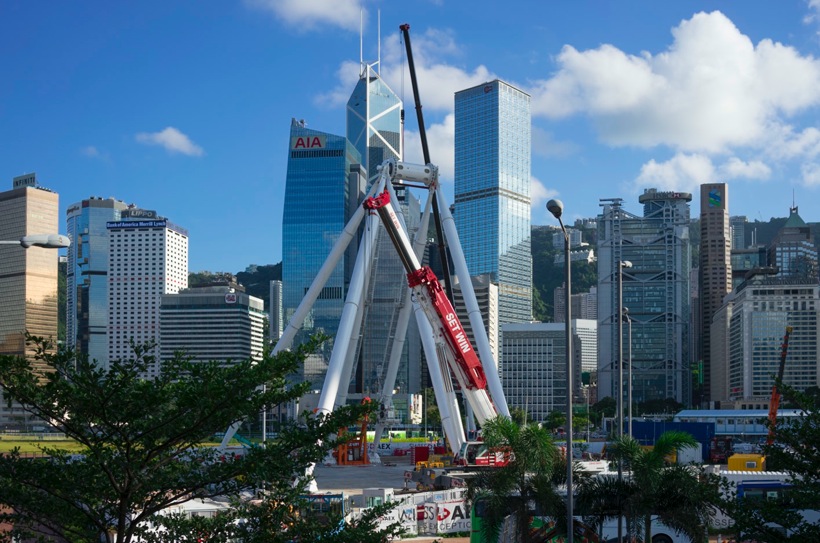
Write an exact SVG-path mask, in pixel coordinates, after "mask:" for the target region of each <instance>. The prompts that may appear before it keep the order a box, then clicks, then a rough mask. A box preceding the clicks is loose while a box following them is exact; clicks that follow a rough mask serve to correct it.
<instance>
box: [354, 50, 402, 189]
mask: <svg viewBox="0 0 820 543" xmlns="http://www.w3.org/2000/svg"><path fill="white" fill-rule="evenodd" d="M376 68H377V65H374V64H367V63H362V65H361V69H360V71H359V81H358V83H356V87H355V88H354V89H353V93H352V94H351V95H350V99H349V100H348V101H347V128H346V133H347V139H348V140H350V143H352V144H353V146H354V147H356V150H357V151H359V155H360V156H361V162H360V163H361V164H362V166H364V169H365V170H366V171H367V172H368V175H369V176H370V179H373V178H374V177H376V176H377V175H378V172H377V171H376V168H377V166H378V165H379V164H381V163H382V162H384V161H385V160H387V159H388V158H396V159H401V158H402V157H403V154H404V152H403V150H402V138H401V114H402V101H401V99H400V98H399V97H398V96H397V95H396V93H395V92H393V91H392V90H391V89H390V87H388V86H387V83H385V82H384V80H383V79H382V78H381V77H380V76H379V74H378V72H377V71H376Z"/></svg>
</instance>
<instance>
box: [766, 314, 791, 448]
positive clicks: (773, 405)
mask: <svg viewBox="0 0 820 543" xmlns="http://www.w3.org/2000/svg"><path fill="white" fill-rule="evenodd" d="M791 333H792V327H791V326H787V327H786V333H785V334H784V335H783V344H782V345H781V346H780V367H779V368H778V370H777V380H775V382H774V384H773V385H772V397H771V400H770V401H769V436H768V437H767V439H766V444H768V445H771V444H772V443H774V429H775V426H776V425H777V410H778V408H779V407H780V391H779V390H777V383H779V382H782V381H783V374H784V373H785V369H786V356H787V355H788V353H789V336H790V335H791Z"/></svg>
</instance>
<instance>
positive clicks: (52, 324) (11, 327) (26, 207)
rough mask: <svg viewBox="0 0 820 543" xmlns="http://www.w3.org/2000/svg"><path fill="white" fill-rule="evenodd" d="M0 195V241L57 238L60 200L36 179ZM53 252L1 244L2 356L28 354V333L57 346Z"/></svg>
mask: <svg viewBox="0 0 820 543" xmlns="http://www.w3.org/2000/svg"><path fill="white" fill-rule="evenodd" d="M12 187H13V188H12V189H11V190H8V191H5V192H0V240H3V241H14V240H19V239H20V238H22V237H23V236H26V235H30V234H45V233H48V234H51V233H57V232H58V231H59V228H58V221H59V219H58V216H59V215H58V206H59V196H58V195H57V193H56V192H53V191H51V190H49V189H46V188H44V187H41V186H40V185H39V184H38V183H37V177H36V174H34V173H31V174H28V175H21V176H18V177H15V178H14V179H13V181H12ZM57 257H58V255H57V251H55V250H53V249H44V248H40V247H30V248H28V249H24V248H23V247H20V246H19V245H0V307H2V311H3V313H2V315H3V318H1V319H0V353H3V354H20V355H23V354H32V353H31V352H29V351H28V350H27V348H26V345H25V335H24V333H25V332H26V331H28V332H30V333H31V334H33V335H35V336H41V337H45V338H50V339H52V340H53V341H54V342H55V344H56V342H57Z"/></svg>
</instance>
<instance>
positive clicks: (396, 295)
mask: <svg viewBox="0 0 820 543" xmlns="http://www.w3.org/2000/svg"><path fill="white" fill-rule="evenodd" d="M401 109H402V101H401V99H399V97H398V96H397V95H396V93H394V92H393V91H392V90H391V89H390V87H388V86H387V83H385V82H384V81H383V80H382V79H381V77H379V74H378V73H377V72H376V70H375V69H374V65H373V64H366V63H363V64H362V68H361V72H360V74H359V81H358V83H357V84H356V87H355V88H354V89H353V93H352V94H351V95H350V99H349V100H348V101H347V139H348V140H350V142H351V143H352V144H353V145H355V146H356V149H358V150H359V152H360V153H361V155H362V160H363V161H364V166H365V168H366V170H367V172H368V176H369V179H370V181H373V180H374V179H375V177H376V176H377V175H378V171H377V167H378V166H379V164H381V163H382V162H384V161H385V160H387V159H390V158H393V159H396V160H401V159H402V154H403V149H402V138H401ZM368 185H369V183H368ZM395 188H396V197H397V198H398V200H399V201H398V203H397V205H396V210H397V211H398V210H401V212H402V213H403V215H404V219H405V221H406V223H407V228H408V230H409V232H410V235H411V236H412V235H413V233H414V232H415V231H416V229H417V228H418V223H419V215H420V206H419V201H418V199H417V198H416V197H415V196H413V195H412V194H411V193H410V192H409V191H408V190H407V189H406V188H404V187H395ZM374 253H375V255H374V260H373V271H372V273H371V274H370V278H369V280H368V287H367V291H366V296H367V302H366V304H365V310H366V313H365V317H364V319H365V320H364V323H363V325H362V328H363V334H362V343H361V349H360V351H359V359H358V365H357V370H356V375H355V377H354V379H355V383H354V386H353V389H352V390H353V391H354V392H361V393H363V394H364V393H366V394H378V393H380V392H381V390H382V386H383V384H384V377H385V373H386V370H387V363H388V361H389V357H390V350H391V348H392V346H393V340H394V338H395V335H396V319H397V317H398V311H399V308H400V305H401V304H402V301H403V299H404V293H405V292H406V289H407V277H406V276H405V270H404V267H403V265H402V263H401V260H399V257H398V254H397V253H396V249H395V247H394V246H393V243H392V242H391V241H390V238H389V237H388V236H387V234H386V233H385V232H384V230H379V235H378V236H377V240H376V245H375V251H374ZM415 330H416V328H415V322H414V321H413V320H412V319H411V324H410V329H409V330H408V338H413V337H416V336H415V334H416V332H415ZM411 344H412V341H407V342H405V345H404V351H403V352H402V356H401V362H400V364H399V372H398V375H397V377H396V383H395V385H394V389H396V390H397V391H400V392H402V393H407V392H417V391H418V390H419V389H420V373H419V365H420V357H419V354H418V352H419V351H418V349H417V348H416V346H415V345H411ZM411 360H412V362H411Z"/></svg>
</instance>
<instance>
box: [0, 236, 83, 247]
mask: <svg viewBox="0 0 820 543" xmlns="http://www.w3.org/2000/svg"><path fill="white" fill-rule="evenodd" d="M0 245H20V246H21V247H23V248H25V249H28V248H29V247H42V248H44V249H65V248H66V247H68V246H69V245H71V240H70V239H68V236H63V235H61V234H31V235H28V236H23V237H22V238H20V239H19V240H17V241H0Z"/></svg>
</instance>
